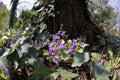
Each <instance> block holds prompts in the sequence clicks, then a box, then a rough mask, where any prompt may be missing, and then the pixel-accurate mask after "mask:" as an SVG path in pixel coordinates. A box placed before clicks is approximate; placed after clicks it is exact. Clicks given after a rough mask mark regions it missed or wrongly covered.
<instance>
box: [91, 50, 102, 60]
mask: <svg viewBox="0 0 120 80" xmlns="http://www.w3.org/2000/svg"><path fill="white" fill-rule="evenodd" d="M91 56H92V60H93V61H99V60H100V59H101V55H100V54H99V53H95V52H92V53H91Z"/></svg>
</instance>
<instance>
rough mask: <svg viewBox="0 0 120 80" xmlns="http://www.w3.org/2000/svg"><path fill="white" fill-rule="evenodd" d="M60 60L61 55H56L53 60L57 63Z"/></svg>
mask: <svg viewBox="0 0 120 80" xmlns="http://www.w3.org/2000/svg"><path fill="white" fill-rule="evenodd" d="M58 60H59V56H58V55H55V56H54V58H53V62H55V63H57V62H58Z"/></svg>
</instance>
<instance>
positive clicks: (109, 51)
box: [108, 49, 113, 57]
mask: <svg viewBox="0 0 120 80" xmlns="http://www.w3.org/2000/svg"><path fill="white" fill-rule="evenodd" d="M108 53H109V54H110V57H113V52H112V50H111V49H108Z"/></svg>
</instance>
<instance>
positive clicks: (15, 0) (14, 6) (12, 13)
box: [9, 0, 19, 28]
mask: <svg viewBox="0 0 120 80" xmlns="http://www.w3.org/2000/svg"><path fill="white" fill-rule="evenodd" d="M11 2H12V7H11V11H10V20H9V28H13V26H14V18H15V15H16V9H17V5H18V2H19V0H11Z"/></svg>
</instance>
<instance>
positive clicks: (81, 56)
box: [71, 52, 90, 67]
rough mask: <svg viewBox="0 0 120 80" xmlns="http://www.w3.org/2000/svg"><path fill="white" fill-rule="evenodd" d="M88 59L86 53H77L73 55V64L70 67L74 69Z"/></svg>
mask: <svg viewBox="0 0 120 80" xmlns="http://www.w3.org/2000/svg"><path fill="white" fill-rule="evenodd" d="M89 59H90V57H89V53H88V52H86V53H83V54H81V53H77V54H75V56H74V58H73V60H74V62H73V63H72V65H71V66H72V67H76V66H78V67H80V66H81V65H82V64H83V63H85V62H87V61H89Z"/></svg>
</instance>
